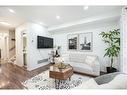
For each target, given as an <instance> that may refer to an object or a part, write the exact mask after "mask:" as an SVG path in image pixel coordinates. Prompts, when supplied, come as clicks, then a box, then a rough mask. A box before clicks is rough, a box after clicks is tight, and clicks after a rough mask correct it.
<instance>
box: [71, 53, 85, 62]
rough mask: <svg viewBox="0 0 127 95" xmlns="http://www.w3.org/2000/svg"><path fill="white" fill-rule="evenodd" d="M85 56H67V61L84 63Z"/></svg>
mask: <svg viewBox="0 0 127 95" xmlns="http://www.w3.org/2000/svg"><path fill="white" fill-rule="evenodd" d="M85 58H86V55H84V54H69V60H70V61H71V62H80V63H84V62H85Z"/></svg>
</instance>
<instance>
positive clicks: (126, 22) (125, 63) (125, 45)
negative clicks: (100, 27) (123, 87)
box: [120, 8, 127, 73]
mask: <svg viewBox="0 0 127 95" xmlns="http://www.w3.org/2000/svg"><path fill="white" fill-rule="evenodd" d="M121 16H122V18H121V35H120V36H121V62H120V63H121V66H120V67H121V68H120V69H121V72H123V73H127V9H125V8H123V10H122V15H121Z"/></svg>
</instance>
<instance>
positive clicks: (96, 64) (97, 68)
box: [91, 58, 100, 76]
mask: <svg viewBox="0 0 127 95" xmlns="http://www.w3.org/2000/svg"><path fill="white" fill-rule="evenodd" d="M91 67H92V69H93V73H94V75H97V76H99V75H100V63H99V60H98V58H96V59H95V61H94V62H93V64H92V65H91Z"/></svg>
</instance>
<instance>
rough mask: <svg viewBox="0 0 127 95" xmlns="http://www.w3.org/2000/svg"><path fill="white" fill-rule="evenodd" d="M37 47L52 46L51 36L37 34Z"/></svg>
mask: <svg viewBox="0 0 127 95" xmlns="http://www.w3.org/2000/svg"><path fill="white" fill-rule="evenodd" d="M37 48H38V49H41V48H53V38H48V37H43V36H37Z"/></svg>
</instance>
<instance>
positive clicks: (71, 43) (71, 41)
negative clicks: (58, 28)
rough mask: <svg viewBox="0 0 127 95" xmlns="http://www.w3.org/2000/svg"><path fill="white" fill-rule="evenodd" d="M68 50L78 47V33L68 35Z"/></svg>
mask: <svg viewBox="0 0 127 95" xmlns="http://www.w3.org/2000/svg"><path fill="white" fill-rule="evenodd" d="M67 38H68V50H77V49H78V34H72V35H68V37H67Z"/></svg>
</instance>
